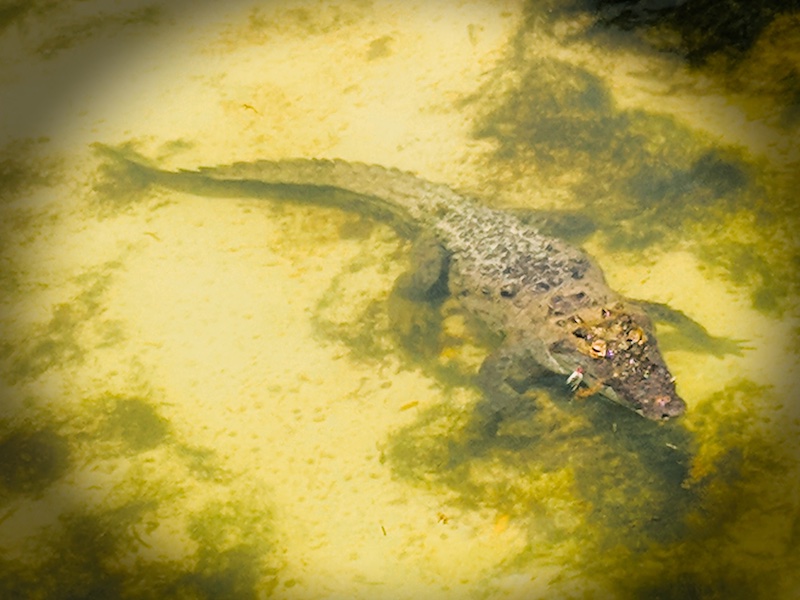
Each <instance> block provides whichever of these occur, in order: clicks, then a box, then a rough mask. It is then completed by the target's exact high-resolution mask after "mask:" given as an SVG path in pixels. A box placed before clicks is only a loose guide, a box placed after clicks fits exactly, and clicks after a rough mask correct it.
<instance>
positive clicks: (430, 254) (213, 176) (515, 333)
mask: <svg viewBox="0 0 800 600" xmlns="http://www.w3.org/2000/svg"><path fill="white" fill-rule="evenodd" d="M97 148H98V150H99V152H100V153H101V154H104V155H105V156H106V157H110V158H111V159H113V161H114V163H115V164H117V165H118V166H119V165H122V166H123V167H125V168H126V169H128V171H129V174H131V173H132V174H133V175H134V176H135V177H137V178H140V180H141V179H144V180H145V181H146V182H147V184H157V185H163V186H166V187H170V188H173V189H180V190H184V191H190V192H194V193H198V194H204V195H208V194H214V193H218V194H220V195H229V196H232V195H236V194H237V193H240V194H241V193H244V194H247V195H252V196H256V197H258V196H262V195H263V196H272V197H275V196H280V197H286V198H288V199H290V200H292V201H295V202H309V203H317V204H336V205H337V206H340V207H342V208H343V209H346V210H353V211H358V212H360V213H366V214H371V215H374V216H376V217H379V218H383V219H389V220H390V222H392V223H393V224H395V225H396V226H397V229H398V231H399V232H401V233H403V234H405V235H408V236H410V237H412V238H414V239H416V240H417V241H416V242H415V243H416V244H417V246H416V248H415V252H414V256H415V258H416V261H417V264H416V265H415V272H413V273H411V274H409V276H408V277H406V278H404V279H405V280H406V282H411V284H408V283H407V284H406V285H412V286H414V287H415V288H417V289H416V292H417V293H418V294H417V295H419V296H420V297H422V296H424V291H425V289H426V288H427V287H431V286H433V285H434V284H436V283H437V282H441V281H443V280H446V281H447V287H448V290H449V293H450V294H451V295H452V296H453V297H454V298H455V299H457V301H458V302H459V303H460V304H461V306H462V307H463V308H464V309H465V310H466V311H467V312H468V313H469V314H471V315H472V316H474V317H475V318H477V319H478V320H479V321H480V322H482V323H483V324H484V325H485V326H486V327H488V329H489V330H491V331H492V332H494V333H496V334H499V337H500V338H501V339H502V340H503V341H502V342H501V343H500V345H499V347H497V348H496V349H495V350H494V351H493V352H491V353H490V354H489V356H487V358H486V359H485V361H484V363H483V365H482V366H481V368H480V370H479V373H478V382H479V384H480V386H481V388H482V389H483V391H484V395H485V405H487V406H489V407H495V408H496V410H497V411H498V412H500V411H502V410H503V409H504V407H508V406H509V405H513V403H515V402H519V401H520V400H521V394H522V393H524V391H525V390H524V389H523V390H520V389H519V385H513V382H514V381H515V380H517V381H518V380H521V379H524V378H525V376H526V375H532V374H533V373H534V372H535V371H536V370H540V371H541V370H543V371H549V372H553V373H559V374H562V375H564V377H565V379H566V378H567V377H568V376H570V375H571V374H572V375H573V377H571V378H570V380H571V382H575V383H576V384H579V385H582V386H585V388H584V389H585V390H588V391H589V392H595V391H596V392H598V393H600V394H602V395H604V396H606V397H608V398H610V399H611V400H613V401H615V402H618V403H619V404H621V405H623V406H625V407H627V408H629V409H631V410H634V411H636V412H638V413H639V414H641V415H642V416H644V417H647V418H649V419H654V420H661V419H666V418H669V417H676V416H678V415H681V414H682V413H683V412H684V411H685V408H686V405H685V403H684V401H683V400H682V399H681V398H680V397H679V396H678V394H677V393H676V390H675V384H674V378H673V377H672V375H671V374H670V372H669V370H668V369H667V367H666V365H665V363H664V359H663V357H662V356H661V353H660V352H659V349H658V345H657V343H656V338H655V331H654V328H653V325H652V323H651V321H650V319H649V318H648V317H647V315H646V314H645V312H644V310H643V309H642V308H641V306H640V305H638V304H637V303H635V302H633V301H631V300H628V299H625V298H623V297H622V296H620V295H619V294H617V293H615V292H614V291H613V290H611V289H610V288H609V287H608V285H607V284H606V282H605V278H604V277H603V273H602V271H601V270H600V268H599V267H598V266H597V265H596V264H595V262H594V261H593V260H592V259H591V258H590V257H589V256H588V255H587V254H586V253H584V252H583V251H582V250H580V249H577V248H575V247H572V246H570V245H568V244H566V243H565V242H563V241H561V240H558V239H555V238H551V237H548V236H545V235H542V234H541V233H540V232H539V231H537V230H536V229H534V228H533V227H531V226H528V225H526V224H525V223H523V222H522V221H520V220H519V219H518V218H516V217H515V216H514V215H512V214H510V213H508V212H505V211H501V210H494V209H491V208H488V207H486V206H485V205H483V204H481V203H480V202H478V201H476V200H473V199H471V198H467V197H465V196H462V195H460V194H458V193H456V192H455V191H453V190H452V189H450V188H448V187H447V186H444V185H438V184H433V183H430V182H428V181H425V180H423V179H420V178H418V177H415V176H413V175H411V174H409V173H404V172H400V171H397V170H393V169H385V168H383V167H379V166H372V165H364V164H360V163H348V162H344V161H325V160H305V159H301V160H280V161H254V162H247V163H236V164H233V165H229V166H219V167H208V168H202V169H199V170H196V171H178V172H169V171H164V170H161V169H159V168H157V167H155V166H153V165H152V164H150V163H149V162H148V161H147V160H146V159H143V158H142V157H140V156H138V155H136V154H134V153H132V152H130V151H129V150H126V149H124V148H110V147H107V146H101V145H98V146H97Z"/></svg>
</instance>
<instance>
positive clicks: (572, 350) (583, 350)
mask: <svg viewBox="0 0 800 600" xmlns="http://www.w3.org/2000/svg"><path fill="white" fill-rule="evenodd" d="M559 324H560V325H561V330H562V331H563V330H564V329H566V330H567V331H568V332H569V334H570V335H567V336H565V338H562V340H561V341H560V342H558V343H557V344H554V345H553V346H551V354H552V356H553V358H555V359H556V361H557V362H558V364H559V365H560V366H562V367H563V369H564V370H566V371H567V372H569V370H572V369H578V368H580V372H581V374H582V375H583V380H584V382H585V383H586V384H587V385H588V386H589V388H590V389H596V390H597V391H598V393H600V394H602V395H604V396H606V397H608V398H609V399H611V400H613V401H615V402H617V403H618V404H621V405H623V406H625V407H627V408H630V409H631V410H634V411H636V412H637V413H639V414H640V415H642V416H644V417H646V418H648V419H653V420H663V419H668V418H670V417H677V416H680V415H682V414H683V413H684V412H685V411H686V403H685V402H684V401H683V400H682V399H681V397H680V396H678V394H677V392H676V390H675V378H674V377H673V376H672V374H671V373H670V372H669V369H668V368H667V366H666V364H665V363H664V359H663V357H662V356H661V352H660V351H659V349H658V344H657V342H656V339H655V336H654V333H653V332H654V328H653V326H652V323H651V322H650V319H649V318H648V317H647V316H646V315H645V314H644V313H643V312H642V311H641V310H640V309H638V307H635V306H633V305H629V304H628V303H622V302H619V303H617V304H616V305H615V306H614V307H613V308H610V309H609V308H602V309H598V308H596V307H594V308H592V309H591V310H581V311H579V312H576V313H575V314H573V315H572V316H571V318H569V319H566V320H565V319H561V320H560V321H559Z"/></svg>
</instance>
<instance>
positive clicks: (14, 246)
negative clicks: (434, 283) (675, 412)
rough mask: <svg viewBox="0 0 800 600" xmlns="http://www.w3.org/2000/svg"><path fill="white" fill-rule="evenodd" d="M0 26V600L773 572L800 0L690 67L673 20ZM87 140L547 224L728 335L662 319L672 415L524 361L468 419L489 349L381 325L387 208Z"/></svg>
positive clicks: (243, 7)
mask: <svg viewBox="0 0 800 600" xmlns="http://www.w3.org/2000/svg"><path fill="white" fill-rule="evenodd" d="M200 5H202V6H200ZM3 10H4V12H0V34H1V35H0V54H2V56H4V59H3V61H2V65H1V66H0V80H1V81H2V88H0V105H1V106H3V107H4V108H3V111H2V115H0V118H2V131H0V133H2V135H3V144H2V148H3V149H2V153H1V154H0V177H2V180H0V194H2V195H1V196H0V202H2V204H1V205H0V210H1V211H2V213H1V214H2V223H1V224H0V258H1V259H2V274H1V275H0V289H2V290H3V295H2V310H1V311H0V328H1V329H0V336H1V338H0V340H1V341H0V385H1V386H2V387H1V388H0V398H1V399H2V403H1V404H0V418H1V419H2V421H0V592H2V594H0V595H2V596H3V597H9V598H12V597H13V598H16V597H19V598H28V597H29V598H117V597H120V598H264V597H276V598H297V599H302V598H365V599H367V598H420V597H425V598H520V599H521V598H526V599H527V598H739V597H747V598H753V597H764V598H787V599H788V598H793V597H796V595H797V594H798V593H800V583H799V582H798V580H797V575H796V573H797V572H798V569H800V564H798V562H799V561H798V558H797V557H798V555H800V552H798V545H799V544H800V518H799V517H798V515H799V514H800V513H799V512H798V510H799V506H800V491H799V490H798V483H797V482H798V481H799V480H800V477H799V476H800V468H799V467H798V459H799V458H800V451H798V445H797V444H798V437H797V434H798V430H800V420H799V419H800V409H798V400H797V398H798V395H797V392H796V390H795V379H796V377H795V376H796V371H797V365H798V344H797V331H798V323H797V310H796V309H797V307H796V290H797V277H796V269H797V266H798V261H797V234H796V231H797V225H798V219H797V209H796V208H795V206H796V200H795V199H794V194H795V190H796V189H797V183H799V182H798V180H797V173H798V172H800V168H798V166H799V165H798V151H797V146H796V145H795V144H794V140H795V139H796V138H797V133H798V131H797V129H798V118H797V115H796V114H795V113H793V112H792V110H794V109H792V104H791V97H790V96H791V94H790V92H791V90H792V87H791V81H792V79H791V77H790V76H791V74H792V73H794V74H795V76H796V74H797V70H798V68H799V67H798V65H799V64H800V51H798V45H797V41H796V40H797V39H798V33H799V32H800V27H798V19H797V17H794V16H791V15H783V16H780V17H778V18H777V19H775V20H774V21H773V23H772V25H771V26H770V27H768V28H767V29H766V30H764V32H762V33H761V36H760V37H759V38H758V41H757V42H756V44H755V45H754V46H753V47H752V48H751V49H750V50H749V51H748V53H747V54H746V55H745V56H744V58H743V59H741V60H737V61H733V60H732V61H730V62H727V63H726V62H724V61H722V59H719V60H717V61H716V62H715V61H714V60H710V61H709V62H707V63H705V64H704V65H701V66H700V67H696V68H693V69H690V68H688V67H687V66H686V64H685V62H684V61H683V60H682V59H681V58H680V57H679V56H678V55H676V54H672V53H665V52H659V51H657V49H656V48H658V44H659V43H664V40H667V41H669V40H670V39H671V38H670V35H674V32H673V33H672V34H670V32H669V31H664V30H658V29H657V28H656V29H652V30H648V31H649V33H647V34H646V35H645V34H642V33H641V32H639V33H638V34H637V33H634V32H621V31H619V30H616V29H604V28H595V27H591V22H592V18H591V16H590V15H591V13H590V12H585V11H578V10H575V11H568V10H565V9H564V8H563V6H562V5H558V4H554V3H548V2H541V3H536V2H531V3H527V4H521V3H517V2H441V3H430V2H419V3H413V2H355V1H353V2H339V3H323V2H310V1H309V2H263V3H252V2H250V3H247V2H231V3H227V4H225V5H224V6H223V5H222V4H220V5H219V6H215V5H213V4H212V3H199V4H198V5H196V6H192V5H189V4H188V3H187V4H186V5H183V4H176V3H168V2H161V3H159V2H155V3H143V2H139V3H137V2H132V1H131V2H119V3H111V2H107V1H103V0H96V1H94V2H92V1H87V2H65V3H60V4H50V3H47V2H41V3H36V2H34V3H17V4H15V3H9V5H8V7H7V8H5V9H3ZM659 41H660V42H659ZM787 81H788V82H789V83H786V82H787ZM787 88H788V92H787ZM787 97H788V99H787ZM94 142H102V143H106V144H112V145H114V144H121V143H131V144H133V145H134V146H135V147H136V148H137V149H138V150H139V151H141V152H142V153H143V154H145V155H147V156H149V157H151V158H153V159H154V160H156V161H157V162H158V164H160V165H162V166H163V167H164V168H181V167H183V168H194V167H196V166H200V165H216V164H226V163H230V162H234V161H237V160H256V159H259V158H283V157H289V156H293V157H295V156H300V157H339V158H344V159H347V160H354V161H366V162H374V163H379V164H382V165H386V166H396V167H400V168H403V169H408V170H412V171H414V172H416V173H417V174H419V175H421V176H423V177H426V178H428V179H431V180H434V181H441V182H446V183H449V184H451V185H452V186H454V187H456V188H458V189H463V190H465V191H468V192H470V193H473V194H477V195H479V196H481V197H483V198H484V199H485V201H486V202H487V203H489V204H492V205H494V206H501V207H508V208H509V209H520V208H521V209H539V210H541V211H548V212H547V214H548V215H549V219H548V223H549V224H548V225H547V226H548V227H550V228H551V229H552V230H553V231H554V232H555V233H558V234H559V235H563V236H565V237H567V238H569V239H571V241H573V242H574V243H577V244H580V245H582V246H583V247H585V248H586V249H587V250H588V251H589V252H590V253H592V254H593V255H594V256H595V257H596V258H597V259H598V261H599V262H600V264H601V265H602V267H603V269H604V270H605V272H606V275H607V277H608V279H609V281H610V283H611V284H612V287H614V288H615V289H617V290H619V291H621V292H623V293H625V294H627V295H630V296H632V297H636V298H642V299H646V300H651V301H658V302H664V303H668V304H669V305H670V306H671V307H673V308H675V309H679V310H681V311H683V312H685V313H686V314H688V315H689V316H691V317H692V318H693V319H694V320H695V321H697V322H698V323H700V324H702V325H703V326H704V327H705V328H706V329H707V330H708V331H709V332H711V333H712V334H713V335H715V336H720V337H727V338H732V339H735V340H739V341H740V347H741V348H743V350H742V351H741V352H739V353H731V352H725V351H724V349H722V350H720V349H719V348H717V350H718V351H717V352H716V353H715V352H713V351H712V350H714V349H713V348H711V349H710V348H708V347H704V346H702V345H701V344H699V342H698V340H697V339H696V338H694V337H693V336H692V335H691V334H690V333H687V332H686V331H685V330H680V328H677V329H676V328H671V327H669V326H663V327H662V328H661V329H660V335H659V339H660V342H661V346H662V349H663V350H664V351H665V354H666V358H667V361H668V362H669V365H670V367H671V369H672V371H673V372H674V373H675V374H676V376H677V378H678V385H679V391H680V393H681V394H682V396H683V397H684V398H685V399H686V400H687V403H688V405H689V409H688V413H687V415H686V416H685V417H684V418H682V419H681V420H679V421H672V422H668V423H666V424H663V425H657V424H653V423H650V422H647V421H644V420H643V419H641V418H639V417H638V416H636V415H634V414H632V413H628V412H626V411H624V410H623V409H620V408H618V407H615V406H612V405H611V404H608V403H606V402H604V401H603V400H601V399H598V398H589V399H585V400H571V399H570V398H569V397H568V395H567V394H566V391H567V390H563V389H561V388H560V387H559V385H552V384H553V382H549V383H550V384H551V385H549V386H546V387H543V388H541V389H536V390H534V391H533V392H532V394H531V398H532V399H534V398H535V400H536V403H537V405H538V410H537V411H536V412H535V413H533V414H529V415H520V416H518V418H515V419H510V420H509V421H508V422H507V423H504V425H503V428H502V429H501V432H500V435H498V436H497V438H495V439H483V438H480V437H479V436H477V437H476V436H475V434H474V433H470V428H469V425H470V419H471V415H472V413H471V410H472V407H473V406H474V405H475V403H476V402H477V401H478V399H479V392H478V390H477V389H476V388H474V387H473V386H472V385H471V380H470V374H471V373H472V372H473V371H474V369H476V368H477V366H478V365H479V364H480V360H481V358H482V356H483V353H484V352H485V350H486V348H485V347H484V346H483V345H482V342H480V341H479V340H477V339H474V338H473V337H471V334H470V332H469V330H468V329H466V328H465V327H464V325H463V322H462V321H463V320H462V318H461V316H460V315H459V314H458V313H457V312H455V310H454V307H453V306H451V305H450V303H445V304H444V306H443V307H442V311H443V312H444V314H445V318H444V320H443V323H442V326H441V329H439V330H436V329H431V331H430V332H429V335H428V338H426V339H423V340H417V341H418V342H419V343H418V347H417V346H409V345H408V344H403V343H401V341H400V340H399V339H398V337H397V336H396V335H395V332H394V330H393V327H392V320H391V314H390V313H391V311H392V308H391V305H390V303H389V302H388V299H389V293H390V290H391V288H392V285H393V282H394V280H395V278H396V277H397V276H398V275H399V274H400V273H402V272H403V270H404V269H405V268H406V267H407V265H408V250H409V247H408V242H407V241H405V240H403V239H401V238H399V237H397V236H396V234H395V233H394V232H393V231H392V229H390V228H389V227H388V226H387V225H385V224H370V223H367V222H365V221H363V220H362V219H360V218H359V217H358V216H356V215H353V214H347V213H345V212H341V211H338V210H335V209H331V208H315V207H298V206H294V205H280V204H275V203H272V202H270V201H269V199H268V198H264V199H254V198H240V197H231V198H220V197H215V198H209V197H199V196H192V195H187V194H181V193H177V192H173V191H169V190H165V189H160V188H157V187H143V186H142V185H141V183H142V182H138V181H134V180H132V179H130V178H126V177H120V173H118V172H115V171H114V170H113V169H108V168H106V167H105V166H104V164H103V162H102V160H101V159H100V157H98V156H97V155H96V154H95V153H93V151H92V149H91V144H92V143H94ZM728 349H730V348H728Z"/></svg>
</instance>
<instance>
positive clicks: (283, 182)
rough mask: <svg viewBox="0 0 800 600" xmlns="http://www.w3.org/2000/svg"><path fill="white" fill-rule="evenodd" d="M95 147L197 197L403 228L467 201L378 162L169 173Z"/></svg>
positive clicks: (307, 162) (120, 151)
mask: <svg viewBox="0 0 800 600" xmlns="http://www.w3.org/2000/svg"><path fill="white" fill-rule="evenodd" d="M94 147H95V149H96V150H97V151H98V152H100V153H101V154H102V155H104V156H106V157H108V158H110V159H112V160H113V161H115V162H122V163H124V164H125V165H126V166H127V167H128V168H129V169H133V170H135V171H137V172H138V173H139V175H140V176H145V177H148V178H149V179H150V181H151V183H153V184H156V185H163V186H165V187H169V188H172V189H180V190H181V191H186V192H189V193H194V194H197V195H206V196H210V195H213V196H235V195H239V196H249V197H268V198H274V199H282V200H289V201H293V202H300V203H313V204H320V205H335V206H338V207H340V208H343V209H345V210H352V211H356V212H361V213H367V214H370V215H372V216H375V217H377V218H380V219H381V220H388V221H390V222H395V224H397V225H399V226H400V227H401V228H407V227H408V226H415V225H420V224H424V223H426V222H430V221H431V220H432V219H435V218H437V215H438V216H441V215H442V213H443V212H444V211H449V210H451V209H452V208H453V207H454V206H458V205H459V204H460V203H463V202H465V200H464V198H463V197H462V196H460V195H459V194H457V193H456V192H454V191H453V190H452V189H450V188H449V187H447V186H446V185H442V184H435V183H431V182H428V181H425V180H424V179H421V178H419V177H416V176H415V175H413V174H411V173H407V172H403V171H400V170H398V169H387V168H385V167H381V166H378V165H368V164H364V163H350V162H346V161H343V160H319V159H288V160H277V161H270V160H258V161H254V162H238V163H234V164H231V165H224V166H216V167H201V168H199V169H196V170H180V171H176V172H172V171H165V170H162V169H160V168H158V167H157V166H155V165H154V163H153V162H152V161H150V160H149V159H147V158H145V157H143V156H141V155H140V154H138V153H136V152H133V151H132V150H131V149H130V148H128V147H126V146H121V147H110V146H106V145H103V144H95V145H94ZM398 221H399V222H398Z"/></svg>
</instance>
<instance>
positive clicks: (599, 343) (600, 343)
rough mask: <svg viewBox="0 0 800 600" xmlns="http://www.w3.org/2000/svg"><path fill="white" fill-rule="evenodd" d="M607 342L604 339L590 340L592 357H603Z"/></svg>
mask: <svg viewBox="0 0 800 600" xmlns="http://www.w3.org/2000/svg"><path fill="white" fill-rule="evenodd" d="M607 349H608V344H606V341H605V340H595V341H593V342H592V345H591V348H590V353H591V355H592V356H593V357H594V358H605V356H606V350H607Z"/></svg>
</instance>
